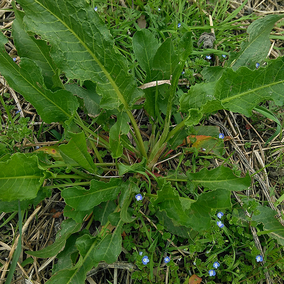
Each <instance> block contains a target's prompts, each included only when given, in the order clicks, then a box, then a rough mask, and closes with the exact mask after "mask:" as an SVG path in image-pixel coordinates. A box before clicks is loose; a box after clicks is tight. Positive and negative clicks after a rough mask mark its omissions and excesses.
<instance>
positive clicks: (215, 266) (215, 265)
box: [213, 261, 220, 269]
mask: <svg viewBox="0 0 284 284" xmlns="http://www.w3.org/2000/svg"><path fill="white" fill-rule="evenodd" d="M219 266H220V263H219V262H218V261H215V262H214V263H213V267H214V268H216V269H217V268H218V267H219Z"/></svg>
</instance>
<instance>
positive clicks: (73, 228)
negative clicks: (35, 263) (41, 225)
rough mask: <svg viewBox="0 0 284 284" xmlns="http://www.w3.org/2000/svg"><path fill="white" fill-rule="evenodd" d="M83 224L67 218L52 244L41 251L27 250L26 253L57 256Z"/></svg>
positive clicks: (37, 255) (36, 255) (43, 256)
mask: <svg viewBox="0 0 284 284" xmlns="http://www.w3.org/2000/svg"><path fill="white" fill-rule="evenodd" d="M81 226H82V225H81V224H77V223H76V222H75V221H73V220H72V219H67V220H65V221H63V222H62V223H61V230H60V232H59V233H58V234H57V236H56V240H55V242H54V243H53V244H52V245H50V246H48V247H45V248H44V249H42V250H40V251H27V252H26V253H27V254H30V255H33V256H35V257H41V258H48V257H52V256H55V255H57V254H58V253H59V252H60V251H61V250H62V249H63V248H64V246H65V243H66V240H67V239H68V238H69V236H70V235H72V234H73V233H76V232H78V231H79V230H80V229H81Z"/></svg>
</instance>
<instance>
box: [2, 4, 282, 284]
mask: <svg viewBox="0 0 284 284" xmlns="http://www.w3.org/2000/svg"><path fill="white" fill-rule="evenodd" d="M17 2H18V3H19V4H20V5H21V7H22V8H23V11H18V10H17V9H15V14H16V20H15V21H14V23H13V39H14V42H15V46H16V48H17V51H18V55H19V56H20V62H19V63H18V64H17V63H15V62H14V61H13V60H12V58H10V57H9V55H8V54H7V53H6V51H5V44H6V43H7V38H6V37H5V36H4V35H3V34H1V35H0V44H1V46H0V48H1V53H0V68H1V73H2V75H3V76H4V77H5V78H6V80H7V82H8V83H9V85H10V86H11V87H12V88H13V89H14V90H15V91H17V92H18V93H20V94H21V95H22V96H23V97H24V98H25V99H26V100H27V101H28V102H30V103H31V104H32V105H33V106H34V107H35V108H36V110H37V112H38V114H39V115H40V116H41V118H42V120H43V121H45V122H46V123H52V122H59V123H61V124H62V126H63V127H64V133H63V136H62V141H61V142H60V143H59V145H56V146H54V147H49V148H48V147H44V149H41V150H40V151H34V152H29V153H20V152H18V153H15V154H13V155H12V156H11V157H7V156H3V157H2V159H1V162H0V169H1V170H0V187H1V192H0V199H1V202H0V206H1V208H2V210H3V211H6V212H11V211H14V210H17V208H18V207H17V206H18V201H20V202H21V208H22V209H26V208H28V206H29V204H34V205H36V204H37V203H39V202H40V200H42V199H43V198H45V197H46V196H48V195H49V194H50V191H51V190H52V189H56V188H58V189H60V190H61V195H62V197H63V198H64V200H65V202H66V207H65V209H64V215H65V216H66V217H69V219H67V220H65V221H64V222H63V223H62V226H61V231H60V233H59V234H58V236H57V239H56V241H55V242H54V244H52V245H50V246H49V247H47V248H45V249H43V250H41V251H36V252H33V251H29V252H27V253H28V254H30V255H32V256H35V257H42V258H47V257H53V256H55V255H58V263H57V265H56V267H55V269H54V271H53V276H52V278H51V279H50V280H49V281H48V282H47V283H57V282H58V281H60V282H61V283H78V281H79V282H81V283H83V281H84V280H85V278H86V273H87V272H88V271H89V270H91V269H92V267H94V266H98V265H99V263H100V262H102V261H105V262H107V263H113V262H115V261H116V260H117V258H118V256H119V255H120V253H121V250H122V234H123V232H124V231H125V230H127V229H129V228H131V226H130V227H129V224H131V223H133V222H135V220H137V219H138V218H140V219H141V213H140V210H139V208H138V207H137V202H141V199H142V200H143V202H144V201H145V200H146V202H147V203H149V202H150V204H149V208H150V211H151V215H154V214H155V215H156V216H157V218H158V219H159V222H160V223H161V224H163V227H164V229H165V230H168V231H169V232H170V233H172V234H175V235H177V236H180V237H183V238H187V237H188V236H189V235H191V236H192V237H193V238H194V236H196V235H198V233H200V232H206V231H210V229H211V227H212V218H213V216H214V214H215V212H216V211H217V210H226V209H228V210H229V209H231V207H232V204H231V192H232V191H243V190H246V189H248V187H249V186H250V184H251V177H250V176H249V174H248V173H247V174H246V175H245V176H243V177H238V176H236V175H235V174H234V171H233V170H231V169H230V168H229V167H225V166H220V167H218V168H216V169H212V170H208V169H207V168H206V167H204V163H203V165H202V164H200V165H201V168H202V169H201V170H200V171H198V172H197V171H196V170H195V169H196V167H195V168H194V167H190V166H189V167H188V170H187V172H184V171H183V170H182V169H179V168H178V169H176V170H175V171H174V172H171V171H168V170H165V169H163V167H162V163H163V162H164V161H167V160H170V159H171V158H172V157H173V156H174V155H181V156H180V157H182V158H184V155H186V152H185V153H183V152H182V147H180V146H181V145H188V146H189V149H190V151H192V152H194V153H195V158H196V157H197V156H198V155H199V154H200V153H202V154H210V155H213V156H218V157H221V156H222V154H223V150H224V149H223V148H224V141H223V139H222V138H219V132H220V131H219V129H218V128H211V129H209V128H205V129H204V128H198V127H195V126H196V125H197V124H198V123H199V122H200V120H202V119H203V118H204V117H206V115H208V114H211V113H213V112H216V111H218V110H222V109H226V110H230V111H235V112H239V113H241V114H244V115H246V116H250V115H251V114H252V110H253V109H254V108H256V107H257V106H258V104H259V103H260V102H263V101H265V100H272V101H274V102H275V103H276V104H277V105H282V104H283V100H284V91H283V90H284V89H283V84H284V77H283V74H284V72H283V71H284V70H283V69H284V67H283V62H284V60H283V58H279V59H277V60H273V61H268V62H267V66H263V65H262V64H263V63H264V62H265V61H266V58H265V56H266V54H267V51H268V49H269V46H268V44H267V43H268V41H269V37H268V36H269V33H270V30H271V29H272V27H273V25H274V24H275V22H276V21H278V20H279V19H281V17H282V16H278V15H271V16H266V17H264V18H261V19H259V20H257V21H255V22H253V23H252V24H251V26H250V27H249V29H248V32H249V35H250V36H249V40H248V41H247V42H245V43H244V44H243V45H242V47H241V50H240V51H239V52H238V53H231V54H230V56H229V60H228V62H227V65H226V66H225V67H224V68H221V67H210V66H208V67H206V68H204V69H203V71H202V75H203V77H204V79H205V82H203V83H198V84H196V85H194V86H192V87H191V88H190V90H189V91H187V90H184V89H183V88H179V87H178V83H179V79H180V76H181V73H182V72H183V69H184V66H185V65H186V64H188V62H187V60H188V57H189V56H194V55H197V54H199V55H200V54H201V55H202V54H203V55H205V54H206V52H208V53H209V52H210V53H214V54H215V55H216V56H218V55H219V56H220V55H221V54H222V51H217V50H207V51H202V52H200V51H198V52H197V51H194V50H193V43H192V39H191V36H192V35H191V30H190V28H188V30H187V31H185V32H184V34H183V36H182V37H181V38H180V39H179V40H178V41H177V40H172V39H171V37H167V38H165V40H163V41H162V42H161V41H159V40H158V39H157V37H156V36H155V34H154V33H152V32H150V31H149V30H147V29H142V30H139V31H137V32H136V33H135V34H134V36H133V40H132V44H133V55H132V56H133V57H134V58H135V59H136V61H137V64H138V65H139V67H140V68H141V70H142V73H141V74H142V75H141V76H139V80H141V79H142V80H143V82H142V84H141V86H139V87H137V81H138V80H137V78H136V77H135V76H134V75H135V74H134V72H131V71H130V68H129V64H128V61H127V59H126V57H125V56H124V55H123V54H122V53H121V52H120V51H119V49H118V47H117V46H116V45H115V44H114V40H113V38H112V36H111V34H110V32H109V30H108V29H107V27H106V26H105V24H104V23H103V21H102V20H101V19H100V17H99V15H98V13H96V12H95V11H94V9H93V8H91V7H90V6H89V5H88V4H87V3H86V2H85V1H83V0H81V1H76V2H74V1H71V0H64V1H54V0H37V1H34V0H19V1H17ZM195 28H196V27H195ZM257 63H259V64H261V65H260V67H259V68H256V64H257ZM141 109H142V110H144V112H143V115H144V117H143V121H144V122H142V123H139V122H138V118H137V117H136V116H135V115H134V113H135V111H136V112H137V111H138V110H141ZM79 110H83V111H84V115H79ZM83 117H84V118H83ZM98 126H100V127H99V130H98V128H97V127H98ZM143 127H144V128H145V129H147V130H148V129H149V130H150V131H149V133H145V132H144V131H142V129H143ZM209 132H210V133H211V134H209ZM205 133H206V134H207V135H206V134H205ZM179 149H180V151H179ZM173 150H175V152H174V153H173ZM103 151H104V152H103ZM181 161H182V159H181V160H180V162H181ZM192 163H195V165H196V161H195V160H192ZM64 171H65V172H64ZM44 180H49V181H50V180H52V181H53V183H52V185H47V186H44ZM198 187H201V188H203V189H204V190H203V192H202V193H201V192H200V191H199V190H198ZM139 194H140V195H139ZM137 195H138V196H139V198H138V197H137ZM135 196H136V198H135ZM143 204H144V203H143ZM257 210H258V211H259V212H260V214H259V215H255V216H254V217H253V218H252V220H253V221H254V222H256V223H263V230H264V232H265V231H267V233H269V234H270V236H271V237H273V238H276V239H277V241H278V242H279V243H281V244H283V238H284V232H283V229H281V228H280V227H281V225H280V223H279V222H278V221H277V220H276V219H275V218H274V215H275V212H273V210H272V209H270V208H268V207H264V206H261V205H259V207H258V208H257ZM85 216H90V218H91V219H90V221H89V223H88V227H89V226H90V224H91V222H92V221H93V220H96V221H99V222H100V223H101V224H102V225H103V227H102V229H101V231H100V232H99V233H98V234H97V235H96V236H92V235H91V234H90V233H89V232H86V230H84V231H83V232H80V233H78V232H79V231H80V229H81V224H82V223H83V222H84V220H85ZM240 218H241V217H240ZM272 220H273V222H272ZM133 224H134V223H133ZM214 224H215V222H214ZM133 226H136V225H133ZM144 229H145V234H146V235H147V234H149V235H148V238H149V242H147V244H148V246H150V244H151V240H152V238H153V235H151V234H150V233H148V232H147V229H146V226H144ZM272 231H275V232H276V233H273V234H271V232H272ZM155 239H156V240H157V242H158V241H159V240H161V237H160V236H155ZM220 239H221V237H220ZM196 242H197V243H198V239H197V240H196ZM124 244H125V245H126V246H127V247H128V248H129V249H131V248H132V247H133V244H132V240H131V238H128V239H125V240H124ZM145 246H146V245H145ZM197 249H199V250H202V249H204V247H203V246H201V247H200V248H197ZM148 251H149V252H151V253H152V256H149V259H148V260H149V262H150V264H151V263H153V261H154V260H153V259H155V254H154V251H155V246H154V245H153V246H151V247H150V248H149V249H148ZM74 253H76V256H77V257H76V258H74V257H72V258H71V254H72V255H74ZM136 259H139V256H138V251H137V257H136ZM141 259H142V257H141ZM155 261H156V259H155ZM159 261H160V262H161V259H160V260H159ZM227 263H229V260H227ZM170 265H172V264H170ZM208 265H209V264H208V263H206V265H205V266H204V267H206V269H207V266H208ZM210 265H211V263H210ZM140 266H141V267H142V264H141V263H140ZM228 266H229V267H230V269H231V270H233V267H231V266H230V265H228ZM151 267H153V266H151ZM200 267H201V266H200ZM172 268H173V271H174V266H173V265H172ZM202 273H203V272H202ZM150 275H151V277H153V271H150ZM173 275H174V274H173ZM176 278H177V275H176Z"/></svg>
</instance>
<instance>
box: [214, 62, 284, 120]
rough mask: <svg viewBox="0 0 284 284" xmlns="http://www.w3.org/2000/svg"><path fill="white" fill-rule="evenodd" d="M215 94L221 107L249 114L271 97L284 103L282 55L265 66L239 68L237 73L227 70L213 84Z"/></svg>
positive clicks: (278, 103)
mask: <svg viewBox="0 0 284 284" xmlns="http://www.w3.org/2000/svg"><path fill="white" fill-rule="evenodd" d="M215 97H216V98H217V99H218V100H219V101H221V103H222V105H223V106H224V108H226V109H229V110H231V111H233V112H240V113H242V114H244V115H246V116H250V115H251V111H252V109H253V108H254V107H255V106H257V105H258V104H259V103H260V102H262V101H265V100H273V101H274V102H275V103H276V104H277V105H283V103H284V58H283V57H282V58H278V59H276V60H273V61H271V62H270V63H269V64H268V66H267V67H266V68H260V69H259V70H254V71H252V70H250V69H248V68H246V67H241V68H239V69H238V71H237V72H234V71H233V70H232V69H227V70H226V71H225V72H224V73H223V75H222V77H221V78H220V80H219V81H218V82H217V84H216V88H215Z"/></svg>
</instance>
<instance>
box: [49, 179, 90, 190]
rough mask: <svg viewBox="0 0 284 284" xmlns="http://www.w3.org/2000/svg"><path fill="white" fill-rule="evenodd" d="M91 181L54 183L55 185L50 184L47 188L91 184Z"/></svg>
mask: <svg viewBox="0 0 284 284" xmlns="http://www.w3.org/2000/svg"><path fill="white" fill-rule="evenodd" d="M90 183H91V182H90V181H86V182H74V183H73V182H72V183H65V184H54V185H48V186H45V187H44V188H45V189H52V188H60V187H69V186H70V187H71V186H76V185H90Z"/></svg>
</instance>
